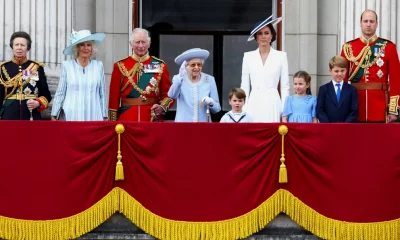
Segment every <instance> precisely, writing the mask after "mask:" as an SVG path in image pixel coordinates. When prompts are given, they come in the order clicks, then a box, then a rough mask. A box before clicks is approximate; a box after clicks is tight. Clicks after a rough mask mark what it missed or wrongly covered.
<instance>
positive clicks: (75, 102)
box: [51, 59, 108, 121]
mask: <svg viewBox="0 0 400 240" xmlns="http://www.w3.org/2000/svg"><path fill="white" fill-rule="evenodd" d="M106 97H107V96H106V90H105V79H104V69H103V63H102V62H101V61H97V60H91V61H90V63H89V64H88V65H87V66H86V67H82V66H81V65H80V64H78V63H77V62H76V60H75V59H73V60H67V61H64V62H63V67H62V73H61V76H60V82H59V84H58V88H57V92H56V94H55V96H54V100H53V107H52V110H51V115H52V116H57V114H58V112H59V111H60V109H61V108H62V109H63V110H64V114H65V120H67V121H102V120H103V119H104V118H106V117H107V116H108V109H107V104H106Z"/></svg>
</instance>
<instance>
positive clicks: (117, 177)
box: [115, 123, 125, 181]
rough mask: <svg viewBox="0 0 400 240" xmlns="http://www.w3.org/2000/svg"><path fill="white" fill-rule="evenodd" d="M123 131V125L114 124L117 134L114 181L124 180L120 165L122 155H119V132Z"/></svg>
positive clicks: (122, 168) (122, 169)
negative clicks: (116, 160)
mask: <svg viewBox="0 0 400 240" xmlns="http://www.w3.org/2000/svg"><path fill="white" fill-rule="evenodd" d="M124 131H125V127H124V125H122V124H121V123H118V124H117V126H115V132H117V134H118V156H117V159H118V162H117V166H116V167H115V181H120V180H124V166H123V165H122V161H121V160H122V155H121V134H122V133H123V132H124Z"/></svg>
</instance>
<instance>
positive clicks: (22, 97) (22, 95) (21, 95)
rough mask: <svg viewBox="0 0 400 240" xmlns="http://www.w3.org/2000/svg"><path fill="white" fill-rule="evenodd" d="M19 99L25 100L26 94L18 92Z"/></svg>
mask: <svg viewBox="0 0 400 240" xmlns="http://www.w3.org/2000/svg"><path fill="white" fill-rule="evenodd" d="M16 98H17V100H19V101H21V100H25V95H24V94H22V93H17V97H16Z"/></svg>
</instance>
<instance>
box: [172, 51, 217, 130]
mask: <svg viewBox="0 0 400 240" xmlns="http://www.w3.org/2000/svg"><path fill="white" fill-rule="evenodd" d="M209 55H210V53H209V52H208V51H207V50H204V49H200V48H193V49H190V50H187V51H185V52H183V53H182V54H181V55H179V56H178V57H176V58H175V62H176V63H177V64H178V65H180V66H181V67H180V69H179V74H178V75H175V76H174V77H173V79H172V86H171V88H170V89H169V92H168V96H169V97H170V98H174V99H176V102H177V107H176V117H175V122H207V121H211V119H210V117H209V113H210V112H211V113H217V112H219V111H221V105H220V103H219V98H218V92H217V85H216V84H215V79H214V77H213V76H211V75H208V74H206V73H203V72H202V71H201V70H202V67H203V64H204V61H205V60H206V59H207V58H208V56H209Z"/></svg>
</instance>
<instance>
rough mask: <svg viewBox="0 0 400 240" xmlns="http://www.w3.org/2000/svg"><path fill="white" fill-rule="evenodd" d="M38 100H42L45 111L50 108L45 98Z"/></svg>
mask: <svg viewBox="0 0 400 240" xmlns="http://www.w3.org/2000/svg"><path fill="white" fill-rule="evenodd" d="M38 100H40V103H41V105H43V107H44V109H47V108H48V107H49V101H48V100H47V98H45V97H44V96H41V97H39V98H38Z"/></svg>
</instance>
